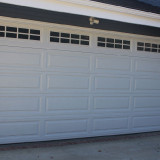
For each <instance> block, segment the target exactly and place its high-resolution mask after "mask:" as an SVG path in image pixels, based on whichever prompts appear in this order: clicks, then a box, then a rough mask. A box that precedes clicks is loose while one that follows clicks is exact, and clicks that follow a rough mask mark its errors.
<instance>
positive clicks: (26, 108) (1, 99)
mask: <svg viewBox="0 0 160 160" xmlns="http://www.w3.org/2000/svg"><path fill="white" fill-rule="evenodd" d="M0 104H1V106H0V112H1V113H0V114H4V112H7V113H12V112H38V111H40V105H41V97H38V96H0Z"/></svg>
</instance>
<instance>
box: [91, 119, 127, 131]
mask: <svg viewBox="0 0 160 160" xmlns="http://www.w3.org/2000/svg"><path fill="white" fill-rule="evenodd" d="M128 121H129V120H128V118H121V117H120V118H117V117H115V118H95V119H94V120H93V131H94V132H98V131H113V130H124V129H128Z"/></svg>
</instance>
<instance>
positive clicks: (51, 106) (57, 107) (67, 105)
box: [46, 96, 89, 111]
mask: <svg viewBox="0 0 160 160" xmlns="http://www.w3.org/2000/svg"><path fill="white" fill-rule="evenodd" d="M46 103H47V104H46V106H47V111H64V110H65V111H69V110H72V111H74V110H87V109H88V107H89V98H88V97H82V96H79V97H78V96H61V97H60V96H53V97H47V98H46Z"/></svg>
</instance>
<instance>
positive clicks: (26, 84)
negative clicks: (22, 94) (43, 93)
mask: <svg viewBox="0 0 160 160" xmlns="http://www.w3.org/2000/svg"><path fill="white" fill-rule="evenodd" d="M40 82H41V76H40V75H31V74H28V75H27V74H25V75H23V74H8V75H7V74H5V75H0V88H16V89H26V88H31V89H38V88H40Z"/></svg>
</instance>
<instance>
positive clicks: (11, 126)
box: [0, 120, 39, 138]
mask: <svg viewBox="0 0 160 160" xmlns="http://www.w3.org/2000/svg"><path fill="white" fill-rule="evenodd" d="M38 134H39V123H38V122H24V121H23V120H22V121H21V122H19V121H17V122H0V138H7V137H22V136H35V135H38Z"/></svg>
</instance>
